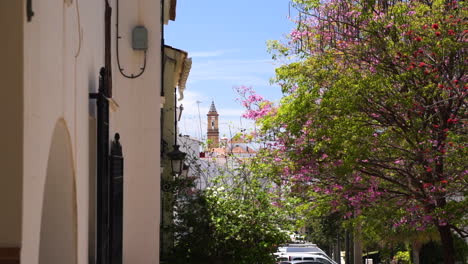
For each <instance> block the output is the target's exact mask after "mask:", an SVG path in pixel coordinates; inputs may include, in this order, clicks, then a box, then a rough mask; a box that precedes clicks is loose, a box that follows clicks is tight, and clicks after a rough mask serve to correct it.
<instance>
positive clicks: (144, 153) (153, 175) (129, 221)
mask: <svg viewBox="0 0 468 264" xmlns="http://www.w3.org/2000/svg"><path fill="white" fill-rule="evenodd" d="M113 11H114V12H116V8H115V7H114V8H113ZM159 12H160V1H154V0H133V1H122V0H121V1H120V21H119V24H120V29H119V30H120V35H121V36H122V39H121V40H120V45H119V49H120V54H119V56H120V62H121V66H122V68H124V69H125V73H127V74H130V73H137V72H138V71H139V69H140V67H141V64H142V62H143V56H142V55H143V54H142V52H141V51H133V50H132V48H131V30H132V29H133V27H134V26H136V25H143V26H145V27H146V28H147V29H148V36H149V48H148V54H147V66H146V71H145V73H144V74H143V75H142V76H141V77H139V78H137V79H127V78H125V77H123V76H122V75H121V74H120V73H119V71H118V69H117V65H116V56H115V52H114V53H113V62H114V63H113V66H112V67H113V81H114V83H113V97H114V99H115V100H116V102H117V103H118V104H119V109H118V110H117V111H116V112H114V113H112V114H111V120H110V125H111V137H113V135H114V133H115V132H118V133H120V136H121V139H120V141H121V143H122V148H123V154H124V158H125V163H124V219H123V220H124V234H123V237H124V241H123V247H124V252H123V258H124V263H126V264H133V263H159V217H160V198H159V195H160V194H159V189H160V158H159V156H160V124H159V122H160V108H159V107H160V83H161V81H160V80H161V79H160V78H161V68H160V62H161V57H160V54H161V43H160V38H161V34H160V28H161V21H160V15H159V14H160V13H159ZM113 18H114V19H115V16H113ZM112 25H115V21H114V22H113V23H112ZM114 41H115V39H114V38H113V44H114ZM114 51H115V49H114Z"/></svg>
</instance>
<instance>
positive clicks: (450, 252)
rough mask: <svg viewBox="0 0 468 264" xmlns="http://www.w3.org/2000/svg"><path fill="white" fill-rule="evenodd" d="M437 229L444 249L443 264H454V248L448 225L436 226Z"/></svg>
mask: <svg viewBox="0 0 468 264" xmlns="http://www.w3.org/2000/svg"><path fill="white" fill-rule="evenodd" d="M437 230H438V231H439V235H440V240H441V241H442V248H443V250H444V264H454V263H455V248H454V246H453V237H452V232H451V231H450V227H448V226H447V225H445V226H437Z"/></svg>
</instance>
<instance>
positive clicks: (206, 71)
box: [188, 59, 276, 86]
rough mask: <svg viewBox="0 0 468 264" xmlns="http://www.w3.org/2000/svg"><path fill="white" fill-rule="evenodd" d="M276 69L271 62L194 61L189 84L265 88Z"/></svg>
mask: <svg viewBox="0 0 468 264" xmlns="http://www.w3.org/2000/svg"><path fill="white" fill-rule="evenodd" d="M275 67H276V66H275V65H274V64H273V61H271V60H254V59H252V60H194V61H193V65H192V70H191V72H190V77H189V79H188V83H189V84H190V83H196V82H199V81H210V80H211V81H230V82H235V83H237V84H239V83H242V84H246V85H253V86H260V85H262V86H264V85H268V84H269V78H270V77H272V76H274V72H275V71H274V69H275Z"/></svg>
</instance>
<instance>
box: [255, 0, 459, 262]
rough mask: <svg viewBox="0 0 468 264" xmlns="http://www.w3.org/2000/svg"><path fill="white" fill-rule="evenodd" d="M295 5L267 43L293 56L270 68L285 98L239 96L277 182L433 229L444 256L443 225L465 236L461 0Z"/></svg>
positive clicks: (335, 204)
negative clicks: (285, 31) (284, 33)
mask: <svg viewBox="0 0 468 264" xmlns="http://www.w3.org/2000/svg"><path fill="white" fill-rule="evenodd" d="M296 5H297V6H298V7H299V8H301V19H300V21H299V22H298V28H297V29H296V30H294V31H293V32H292V33H291V35H290V39H289V43H288V44H287V45H281V44H280V43H279V42H275V43H273V44H272V47H273V48H275V49H276V51H277V52H278V53H277V54H275V55H276V56H284V55H286V56H290V55H294V57H293V58H294V59H295V60H296V61H294V62H290V63H288V64H286V65H284V66H282V67H280V68H278V69H277V77H276V81H277V82H278V83H279V84H280V85H281V86H282V89H283V92H284V94H285V97H284V98H283V99H282V101H281V103H280V105H279V107H278V108H277V109H275V108H274V107H272V106H271V105H270V104H268V103H264V102H260V101H259V100H257V99H258V98H255V97H249V99H250V101H248V103H254V104H255V105H257V107H258V108H255V109H253V108H250V109H248V112H247V116H248V117H251V118H254V119H257V121H258V123H259V124H260V125H261V126H262V128H263V131H264V135H265V137H268V138H270V139H271V140H274V141H275V142H276V145H273V146H272V147H271V148H270V153H271V155H272V156H274V157H275V159H278V161H277V162H276V163H275V164H277V165H278V166H283V167H284V169H282V170H281V175H280V176H278V177H279V178H280V180H278V181H281V182H282V184H287V185H289V186H291V187H290V188H289V189H290V190H291V191H292V192H294V191H299V192H302V193H304V194H307V195H310V194H311V193H312V192H315V193H320V194H323V195H326V196H328V197H331V198H330V199H329V202H330V203H331V204H332V208H333V210H337V211H341V212H344V213H345V216H348V217H351V216H352V215H355V216H357V215H363V216H365V215H366V213H370V210H378V211H381V212H387V211H388V210H390V211H391V212H392V213H390V214H378V213H374V215H375V216H379V215H381V216H382V217H379V218H380V219H381V220H384V219H385V220H389V219H390V220H391V221H390V223H391V226H388V228H391V229H395V230H398V229H401V230H405V229H406V228H409V229H412V230H424V229H427V228H430V227H433V228H435V229H436V230H437V231H438V233H439V235H440V239H441V242H442V245H443V247H444V259H445V263H447V264H448V263H454V256H455V249H454V246H453V234H452V231H455V232H458V233H459V234H460V235H461V236H466V235H467V234H466V226H467V217H466V208H468V204H467V200H466V198H465V197H466V195H467V192H468V188H467V186H468V184H467V180H468V176H467V170H466V169H467V168H466V161H465V159H466V156H467V155H466V154H467V153H466V152H467V150H466V139H467V133H466V132H467V131H466V122H467V116H466V114H467V113H466V109H467V108H466V106H467V105H466V95H467V87H466V80H467V76H466V73H465V69H466V55H465V54H466V47H467V46H466V33H467V32H466V30H465V27H466V23H465V22H464V19H465V18H466V15H467V8H466V3H465V2H464V1H334V0H330V1H297V2H296ZM265 153H267V152H265ZM297 186H301V187H297ZM304 190H307V192H304ZM310 201H311V202H314V201H313V200H312V199H310Z"/></svg>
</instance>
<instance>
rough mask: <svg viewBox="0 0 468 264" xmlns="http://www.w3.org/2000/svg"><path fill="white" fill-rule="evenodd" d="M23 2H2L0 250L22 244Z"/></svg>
mask: <svg viewBox="0 0 468 264" xmlns="http://www.w3.org/2000/svg"><path fill="white" fill-rule="evenodd" d="M22 12H23V8H22V3H21V1H0V32H2V37H1V39H2V41H0V58H1V63H0V80H1V81H0V98H2V102H1V103H0V127H1V132H0V135H1V143H0V146H1V151H0V248H1V247H18V246H19V245H20V240H21V190H22V186H21V185H22V177H21V175H22V171H23V166H22V155H23V154H22V153H23V149H22V148H23V144H22V137H23V73H22V68H23V51H22V43H23V19H22Z"/></svg>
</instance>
